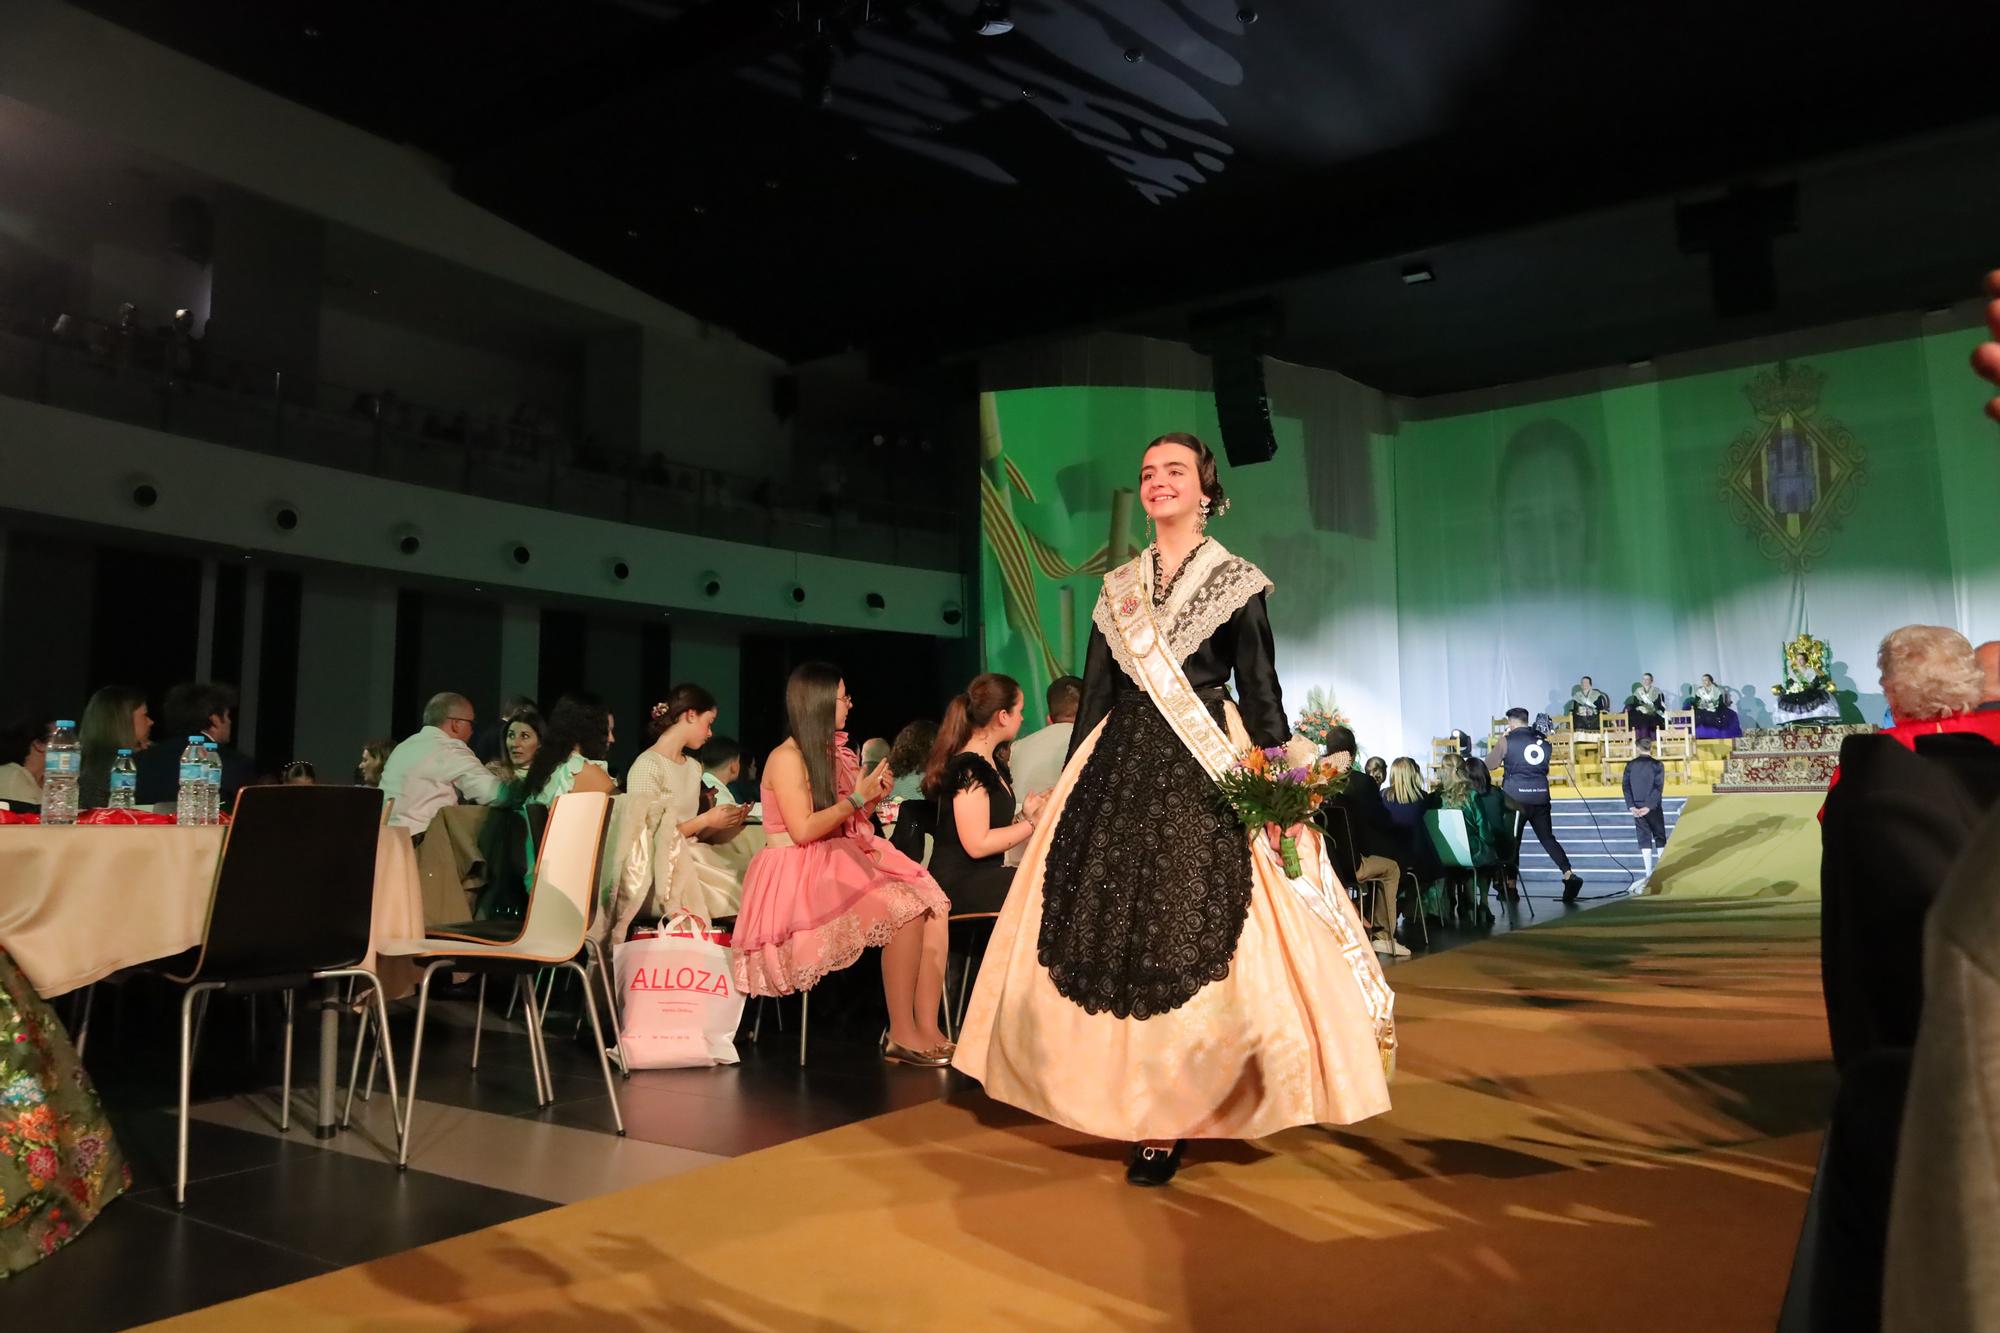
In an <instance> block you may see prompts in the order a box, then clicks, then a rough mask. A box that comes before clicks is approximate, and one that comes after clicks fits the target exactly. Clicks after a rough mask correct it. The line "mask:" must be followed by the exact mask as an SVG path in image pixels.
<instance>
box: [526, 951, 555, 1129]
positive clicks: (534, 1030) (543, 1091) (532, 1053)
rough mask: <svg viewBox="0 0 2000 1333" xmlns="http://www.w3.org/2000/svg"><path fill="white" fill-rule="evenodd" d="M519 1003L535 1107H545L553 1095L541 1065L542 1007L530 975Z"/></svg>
mask: <svg viewBox="0 0 2000 1333" xmlns="http://www.w3.org/2000/svg"><path fill="white" fill-rule="evenodd" d="M521 1003H522V1005H523V1006H524V1011H525V1014H526V1017H527V1028H528V1062H529V1063H530V1064H531V1065H532V1066H533V1067H534V1071H535V1105H536V1106H538V1107H540V1106H547V1105H548V1104H549V1103H550V1102H552V1101H554V1100H555V1093H554V1091H553V1090H552V1089H551V1088H550V1086H549V1083H548V1081H547V1079H548V1073H547V1069H546V1067H545V1066H544V1064H543V1059H544V1056H543V1053H542V1006H541V1002H540V1001H539V1000H537V999H536V998H535V978H534V976H533V975H532V974H531V975H529V976H528V977H527V989H526V990H525V991H523V992H522V995H521Z"/></svg>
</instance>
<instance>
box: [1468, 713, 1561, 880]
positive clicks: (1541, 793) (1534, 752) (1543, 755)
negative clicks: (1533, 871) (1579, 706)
mask: <svg viewBox="0 0 2000 1333" xmlns="http://www.w3.org/2000/svg"><path fill="white" fill-rule="evenodd" d="M1507 720H1508V721H1509V722H1511V723H1513V727H1512V728H1511V729H1510V730H1509V731H1508V732H1507V734H1506V735H1505V736H1502V737H1501V738H1500V741H1499V743H1498V744H1496V745H1495V746H1494V747H1493V750H1492V753H1490V754H1489V755H1487V757H1486V764H1487V767H1489V768H1504V770H1505V775H1504V777H1503V778H1502V779H1501V782H1500V790H1501V791H1503V792H1505V793H1506V795H1507V803H1508V804H1509V805H1511V806H1513V807H1514V808H1515V809H1517V810H1519V811H1520V812H1521V813H1522V815H1523V816H1525V817H1526V818H1527V821H1528V826H1529V827H1530V828H1532V829H1534V830H1535V839H1536V840H1537V841H1538V842H1540V843H1541V844H1542V850H1543V851H1545V852H1547V853H1548V854H1549V860H1551V861H1554V862H1555V863H1556V869H1558V870H1560V871H1562V881H1563V892H1562V900H1563V901H1564V902H1566V903H1573V902H1575V901H1576V895H1577V894H1578V893H1579V892H1581V891H1582V889H1583V878H1582V876H1580V875H1578V874H1577V873H1576V872H1575V871H1574V870H1571V869H1570V866H1569V853H1568V852H1565V851H1564V850H1563V845H1562V844H1561V843H1559V842H1557V841H1556V832H1555V825H1554V824H1553V823H1552V822H1551V820H1550V818H1549V742H1548V738H1547V737H1546V736H1544V735H1543V734H1542V733H1541V732H1539V731H1537V730H1535V729H1534V728H1533V727H1531V726H1529V725H1528V710H1527V709H1525V708H1510V709H1508V710H1507Z"/></svg>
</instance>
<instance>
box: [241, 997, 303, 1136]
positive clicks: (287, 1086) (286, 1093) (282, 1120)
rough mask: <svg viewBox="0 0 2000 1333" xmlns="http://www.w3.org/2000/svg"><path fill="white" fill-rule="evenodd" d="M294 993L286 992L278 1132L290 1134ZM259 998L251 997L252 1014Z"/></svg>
mask: <svg viewBox="0 0 2000 1333" xmlns="http://www.w3.org/2000/svg"><path fill="white" fill-rule="evenodd" d="M292 998H293V995H292V992H291V991H286V992H285V1077H284V1081H283V1082H282V1083H281V1084H280V1085H279V1089H280V1090H279V1093H278V1132H279V1133H280V1134H284V1133H288V1132H289V1131H290V1130H291V1128H292ZM256 1004H257V998H256V997H255V996H254V995H253V996H252V997H250V1005H251V1009H250V1012H251V1013H253V1014H254V1013H256V1012H257V1010H256Z"/></svg>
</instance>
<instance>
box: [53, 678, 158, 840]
mask: <svg viewBox="0 0 2000 1333" xmlns="http://www.w3.org/2000/svg"><path fill="white" fill-rule="evenodd" d="M152 735H153V716H152V714H151V712H149V711H148V710H147V708H146V696H145V694H144V693H143V692H142V691H139V690H135V689H133V688H132V687H131V686H129V685H106V686H105V687H104V688H103V689H101V690H99V691H98V692H97V693H95V694H93V695H91V696H90V702H89V703H87V704H85V705H84V706H83V721H82V724H81V725H80V726H79V727H78V728H77V741H78V743H79V745H80V746H81V747H82V750H83V767H82V770H81V771H80V773H79V774H78V776H77V783H76V808H77V809H79V810H95V809H98V808H100V807H102V806H104V805H106V804H108V803H109V802H110V800H111V765H112V764H113V763H114V762H116V760H117V758H118V752H119V751H120V750H130V751H131V752H132V753H133V754H135V755H136V754H138V753H139V752H140V751H142V750H144V749H146V748H147V747H148V746H149V745H150V744H151V741H152ZM182 743H183V744H185V741H184V740H183V741H182Z"/></svg>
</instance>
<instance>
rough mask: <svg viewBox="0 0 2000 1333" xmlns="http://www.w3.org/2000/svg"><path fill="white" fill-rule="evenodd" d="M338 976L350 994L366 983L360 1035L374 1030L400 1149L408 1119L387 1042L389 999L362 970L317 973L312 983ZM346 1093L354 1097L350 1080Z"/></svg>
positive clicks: (392, 1052) (372, 1065)
mask: <svg viewBox="0 0 2000 1333" xmlns="http://www.w3.org/2000/svg"><path fill="white" fill-rule="evenodd" d="M338 976H345V977H346V978H347V979H348V993H349V994H352V993H353V992H354V989H355V983H357V982H363V981H365V982H367V983H368V999H367V1001H366V1002H367V1004H368V1005H369V1007H368V1008H367V1009H366V1010H365V1011H364V1013H363V1016H362V1019H361V1027H362V1035H363V1036H365V1035H366V1033H367V1030H368V1028H369V1026H370V1025H371V1024H372V1025H373V1026H374V1028H375V1056H376V1060H377V1061H379V1062H380V1063H381V1065H382V1067H383V1069H385V1070H386V1071H387V1077H388V1080H389V1118H390V1119H391V1120H393V1121H395V1124H396V1140H397V1143H398V1145H399V1146H400V1145H401V1143H402V1140H403V1137H404V1129H403V1126H404V1121H405V1119H406V1118H407V1116H408V1109H407V1108H406V1107H405V1106H403V1105H402V1099H401V1097H400V1096H399V1090H398V1089H397V1087H396V1048H395V1046H394V1045H393V1044H392V1043H391V1042H390V1040H389V999H388V997H387V996H385V995H384V994H383V993H382V979H381V978H380V977H379V976H377V975H376V974H375V973H374V972H372V971H370V970H369V969H367V968H365V967H357V968H353V969H351V970H350V969H347V968H341V969H339V970H337V971H333V972H321V973H317V974H316V975H315V976H314V980H316V981H324V980H327V979H328V978H330V977H338ZM360 1041H361V1036H357V1037H356V1038H355V1042H356V1051H357V1054H358V1052H359V1044H360ZM368 1077H369V1080H370V1082H371V1083H372V1082H373V1080H374V1077H375V1062H374V1061H371V1062H370V1063H369V1066H368ZM348 1092H349V1095H350V1097H351V1096H352V1093H353V1083H352V1080H351V1079H350V1080H349V1085H348Z"/></svg>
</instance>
